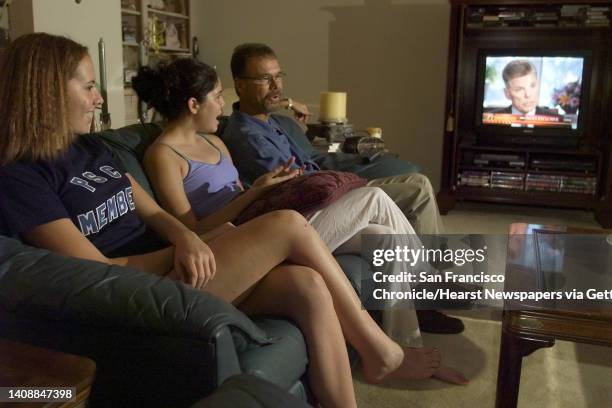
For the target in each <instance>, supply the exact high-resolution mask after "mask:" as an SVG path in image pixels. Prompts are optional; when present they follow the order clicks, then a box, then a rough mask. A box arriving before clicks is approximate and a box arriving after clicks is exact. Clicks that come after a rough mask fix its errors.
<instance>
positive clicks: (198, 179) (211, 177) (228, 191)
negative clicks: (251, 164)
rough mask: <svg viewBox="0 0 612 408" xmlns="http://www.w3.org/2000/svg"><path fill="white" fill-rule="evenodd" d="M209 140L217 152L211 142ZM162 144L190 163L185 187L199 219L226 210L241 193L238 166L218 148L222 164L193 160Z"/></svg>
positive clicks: (184, 182) (184, 183) (184, 180)
mask: <svg viewBox="0 0 612 408" xmlns="http://www.w3.org/2000/svg"><path fill="white" fill-rule="evenodd" d="M206 140H207V141H208V143H210V144H211V145H212V146H213V147H214V148H215V149H217V147H216V146H215V145H214V144H212V143H211V142H210V141H209V140H208V139H206ZM163 144H164V145H165V146H168V147H169V148H171V149H172V150H173V151H174V152H175V153H176V154H178V155H179V156H181V157H182V158H183V159H185V160H186V161H187V163H188V164H189V171H188V172H187V176H185V179H183V186H184V188H185V194H186V195H187V199H188V200H189V204H190V205H191V209H192V211H193V213H194V215H195V216H196V218H197V219H200V218H204V217H206V216H207V215H208V214H211V213H213V212H215V211H216V210H218V209H220V208H223V207H224V206H226V205H227V203H229V202H230V201H232V200H233V199H234V197H236V196H237V195H238V194H240V193H241V192H242V190H241V189H240V186H239V185H238V171H237V170H236V167H235V166H234V165H233V164H232V162H231V161H229V160H228V158H227V157H225V156H224V155H223V153H222V152H221V151H220V150H219V149H217V150H218V151H219V154H220V155H221V158H220V159H219V162H218V163H216V164H210V163H204V162H201V161H197V160H191V159H190V158H189V157H187V156H185V155H184V154H183V153H181V152H179V151H178V150H176V149H175V148H173V147H172V146H170V145H167V144H165V143H163Z"/></svg>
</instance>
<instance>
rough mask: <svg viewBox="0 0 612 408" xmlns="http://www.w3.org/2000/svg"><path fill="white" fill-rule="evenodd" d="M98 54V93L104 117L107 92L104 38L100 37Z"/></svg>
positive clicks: (106, 111) (106, 106)
mask: <svg viewBox="0 0 612 408" xmlns="http://www.w3.org/2000/svg"><path fill="white" fill-rule="evenodd" d="M98 55H99V59H100V60H99V63H100V94H101V95H102V98H103V99H104V103H103V104H102V115H103V116H104V117H105V116H106V115H108V94H107V92H106V89H107V88H106V55H105V50H104V40H103V39H102V38H100V41H98Z"/></svg>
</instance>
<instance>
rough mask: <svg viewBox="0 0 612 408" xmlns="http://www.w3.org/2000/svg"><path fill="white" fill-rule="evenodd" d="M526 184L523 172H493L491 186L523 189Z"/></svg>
mask: <svg viewBox="0 0 612 408" xmlns="http://www.w3.org/2000/svg"><path fill="white" fill-rule="evenodd" d="M524 186H525V183H524V175H523V174H521V173H511V172H506V171H492V172H491V188H507V189H511V190H523V189H524Z"/></svg>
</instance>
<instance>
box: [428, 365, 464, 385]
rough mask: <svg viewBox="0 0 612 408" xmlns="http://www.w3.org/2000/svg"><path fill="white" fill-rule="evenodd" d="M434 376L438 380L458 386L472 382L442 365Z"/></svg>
mask: <svg viewBox="0 0 612 408" xmlns="http://www.w3.org/2000/svg"><path fill="white" fill-rule="evenodd" d="M433 376H434V377H435V378H437V379H438V380H441V381H444V382H447V383H451V384H457V385H466V384H469V382H470V380H468V379H467V378H466V377H465V376H464V375H463V374H461V373H460V372H459V371H456V370H453V369H452V368H450V367H445V366H442V365H441V366H440V367H438V369H437V370H436V371H435V372H434V374H433Z"/></svg>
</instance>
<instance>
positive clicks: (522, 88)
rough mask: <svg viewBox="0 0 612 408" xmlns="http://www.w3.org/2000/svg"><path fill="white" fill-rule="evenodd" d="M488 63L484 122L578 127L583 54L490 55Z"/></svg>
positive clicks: (485, 75) (485, 82)
mask: <svg viewBox="0 0 612 408" xmlns="http://www.w3.org/2000/svg"><path fill="white" fill-rule="evenodd" d="M485 62H486V64H485V69H484V75H483V77H482V79H483V81H484V95H483V100H482V107H483V110H482V124H483V125H489V126H511V127H528V128H543V127H553V128H554V127H556V128H568V127H569V128H571V129H576V128H577V126H578V111H579V109H580V89H581V80H582V68H583V63H584V60H583V58H582V57H573V56H539V57H518V56H487V57H486V61H485ZM498 72H499V74H498ZM508 101H510V105H508Z"/></svg>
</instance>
